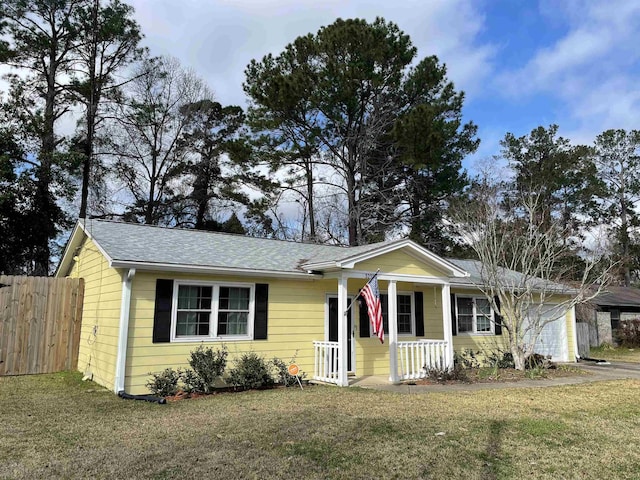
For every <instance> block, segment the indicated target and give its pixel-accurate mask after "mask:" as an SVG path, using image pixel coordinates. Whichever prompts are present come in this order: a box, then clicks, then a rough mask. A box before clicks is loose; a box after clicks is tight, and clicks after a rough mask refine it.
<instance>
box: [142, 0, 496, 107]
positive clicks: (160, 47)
mask: <svg viewBox="0 0 640 480" xmlns="http://www.w3.org/2000/svg"><path fill="white" fill-rule="evenodd" d="M131 4H132V5H133V6H134V7H135V8H136V18H137V20H138V21H139V23H140V24H141V26H142V30H143V32H144V33H145V35H146V39H145V44H146V45H147V46H149V47H150V49H151V52H152V54H155V55H172V56H175V57H177V58H179V59H180V60H181V61H182V62H183V63H184V64H185V65H186V66H189V67H192V68H193V69H194V70H195V71H196V72H198V73H199V74H200V75H201V76H202V77H204V78H205V79H206V80H207V81H208V82H209V84H210V86H211V87H212V88H213V89H214V91H215V92H216V94H217V97H218V99H219V100H220V101H221V102H223V103H235V104H241V105H243V104H244V93H243V92H242V87H241V85H242V82H243V81H244V69H245V67H246V66H247V64H248V63H249V62H250V61H251V60H252V59H261V58H262V57H263V56H264V55H266V54H268V53H273V54H278V53H280V52H281V51H282V50H283V48H284V47H285V45H286V44H288V43H290V42H292V41H293V40H294V39H295V38H296V37H298V36H300V35H305V34H307V33H315V32H317V31H318V29H319V28H320V27H322V26H324V25H329V24H331V23H333V22H334V21H335V19H336V18H338V17H342V18H354V17H359V18H366V19H367V20H369V21H371V20H373V19H374V18H375V17H376V16H382V17H384V18H385V19H386V20H387V21H393V22H395V23H397V24H398V25H399V27H400V28H401V29H402V30H404V31H405V33H407V34H409V35H410V36H411V38H412V40H413V42H414V44H415V45H416V47H417V48H418V54H419V56H420V57H421V58H422V57H424V56H427V55H431V54H437V55H438V56H439V58H440V61H442V62H445V63H446V64H447V67H448V69H449V77H450V78H451V79H452V80H453V81H454V82H455V83H456V86H457V88H461V89H464V90H466V91H467V92H468V93H470V94H471V95H473V94H474V92H477V91H478V89H479V87H480V85H481V84H482V82H483V79H485V78H486V76H487V75H488V74H489V72H490V70H491V68H492V67H491V61H492V58H493V56H494V53H495V49H494V48H493V47H492V46H491V45H478V44H477V35H478V34H479V33H480V32H481V30H482V28H483V22H484V18H483V16H482V15H481V14H480V13H479V12H478V10H477V9H476V4H475V2H473V1H472V0H455V1H446V0H436V1H430V2H424V1H421V0H411V1H405V2H403V3H402V5H401V6H399V5H398V4H397V3H394V2H388V1H382V0H378V1H365V0H352V1H339V0H330V1H323V2H316V1H309V0H266V1H261V0H217V1H208V2H205V1H196V0H191V1H183V2H181V3H180V6H179V7H178V6H177V4H176V3H175V2H174V1H169V0H154V2H148V1H146V0H133V1H131Z"/></svg>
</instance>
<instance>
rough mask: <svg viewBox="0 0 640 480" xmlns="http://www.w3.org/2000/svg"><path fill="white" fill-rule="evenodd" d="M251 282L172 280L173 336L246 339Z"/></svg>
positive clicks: (251, 300) (249, 325) (176, 337)
mask: <svg viewBox="0 0 640 480" xmlns="http://www.w3.org/2000/svg"><path fill="white" fill-rule="evenodd" d="M253 294H254V288H253V286H252V285H218V284H204V285H200V284H197V285H196V284H188V283H176V286H175V291H174V299H176V300H177V301H175V302H174V305H175V311H174V315H173V322H174V326H173V328H172V333H173V339H186V340H189V339H197V340H202V339H203V338H212V339H213V338H227V339H232V338H234V337H236V338H249V337H250V336H251V334H252V330H253V325H252V321H253V319H252V317H253Z"/></svg>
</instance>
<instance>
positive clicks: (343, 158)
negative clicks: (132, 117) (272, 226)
mask: <svg viewBox="0 0 640 480" xmlns="http://www.w3.org/2000/svg"><path fill="white" fill-rule="evenodd" d="M416 54H417V52H416V49H415V47H414V46H413V45H412V43H411V40H410V38H409V37H408V36H407V35H405V34H404V33H403V32H402V31H401V30H400V29H399V28H398V27H397V25H395V24H393V23H391V22H386V21H385V20H384V19H381V18H378V19H376V20H375V21H374V22H372V23H367V22H366V21H364V20H359V19H355V20H342V19H338V20H337V21H336V22H335V23H333V24H332V25H329V26H327V27H323V28H321V29H320V30H319V31H318V32H317V34H315V35H313V34H309V35H306V36H303V37H299V38H297V39H296V40H295V41H294V42H293V43H291V44H289V45H287V47H285V50H284V52H282V53H281V54H280V55H278V56H276V57H274V56H273V55H267V56H266V57H264V58H263V59H262V61H260V62H257V61H255V60H254V61H252V62H251V63H250V64H249V66H248V67H247V70H246V82H245V84H244V89H245V92H246V93H247V94H248V96H249V98H250V100H251V105H250V109H249V119H250V123H251V125H252V127H253V128H254V130H255V131H256V132H258V133H259V134H262V135H266V136H267V137H268V138H269V140H271V141H272V144H273V145H279V146H281V147H282V149H283V154H282V155H281V160H282V162H283V163H284V164H285V165H292V164H293V165H296V166H297V167H298V168H299V169H300V171H301V172H302V173H303V175H302V178H303V183H304V184H306V185H307V190H306V199H307V201H308V203H307V204H308V208H309V209H310V212H309V217H310V218H311V217H312V215H311V212H313V210H314V208H313V204H314V202H313V198H314V192H313V189H312V185H313V183H314V181H315V179H314V169H315V168H316V167H319V169H320V170H324V171H325V172H328V173H326V176H331V175H336V176H338V177H339V178H340V180H341V183H340V184H339V185H336V186H337V187H338V188H340V189H342V190H343V191H344V198H345V200H344V203H345V206H346V208H345V209H346V212H347V213H346V225H347V231H348V242H349V244H351V245H357V244H361V243H364V242H367V241H369V240H372V239H374V238H371V236H372V235H371V234H372V232H373V233H374V235H373V237H380V236H384V234H385V233H386V232H387V231H388V230H389V229H390V228H391V225H390V224H389V223H387V222H389V221H390V220H391V217H390V215H392V217H393V218H397V217H398V209H401V208H402V203H403V202H405V201H406V199H403V198H405V197H403V195H402V194H399V191H398V189H397V187H398V185H402V188H403V192H404V193H405V194H406V193H411V194H413V196H414V198H416V199H417V197H416V194H418V195H419V193H416V194H414V192H417V191H415V189H414V191H412V190H411V189H410V187H409V185H410V184H411V182H410V181H407V180H406V178H407V177H406V175H405V173H407V172H403V171H402V169H401V168H399V165H402V164H403V161H404V160H401V159H400V156H401V155H406V157H405V160H406V161H407V162H409V163H410V162H412V161H414V160H409V155H408V154H407V152H408V150H409V149H408V148H407V144H408V142H409V138H408V137H409V133H408V132H407V127H408V125H409V124H410V123H411V122H410V121H409V117H408V116H407V115H409V113H408V112H413V115H414V117H412V118H414V119H415V117H417V116H420V115H421V116H422V117H421V121H422V122H423V123H422V124H420V127H421V128H422V131H420V132H417V131H416V132H415V135H422V134H427V133H428V132H427V131H425V130H424V128H428V129H430V130H436V129H440V134H441V135H442V136H443V137H446V140H443V141H442V142H441V144H440V145H437V146H436V145H433V147H432V150H433V153H432V154H430V157H429V160H426V159H425V158H424V155H423V158H422V159H421V160H417V159H416V160H415V161H422V162H427V161H428V162H443V163H447V162H453V163H454V164H455V163H456V162H459V159H458V158H457V157H456V154H450V153H447V154H446V155H445V154H444V153H442V152H440V153H441V154H440V156H439V157H438V158H436V157H437V156H438V153H436V150H438V149H441V148H442V147H443V144H444V143H446V142H450V144H452V143H453V138H454V137H456V136H465V135H466V136H467V137H468V139H469V144H468V145H467V147H466V149H467V151H473V150H474V149H475V143H474V142H475V139H473V138H472V137H473V136H474V135H475V130H474V127H473V125H471V124H470V125H469V126H465V127H461V125H460V123H459V113H460V112H459V110H460V108H461V104H462V98H463V97H462V95H461V94H458V93H457V92H455V91H454V90H453V86H452V85H451V84H450V83H449V82H447V81H446V80H445V79H444V68H443V67H441V66H440V65H438V62H437V59H435V57H430V58H429V59H425V60H423V61H422V62H420V63H419V64H418V67H416V68H415V69H410V65H411V63H412V62H413V61H414V59H415V57H416ZM418 108H422V110H421V112H422V113H419V112H420V111H419V110H417V109H418ZM428 108H431V109H432V110H431V114H430V115H431V116H430V117H429V116H428V115H426V110H427V109H428ZM447 115H451V118H447ZM403 116H404V117H405V124H404V125H405V128H404V129H402V128H401V127H399V129H398V131H397V132H396V133H397V134H398V136H396V137H394V135H393V134H392V131H393V129H394V125H396V122H397V121H398V119H399V118H400V117H403ZM428 119H429V120H430V121H431V122H430V123H429V125H428V127H426V125H425V123H426V122H427V121H428ZM456 122H458V123H457V125H455V126H454V124H456ZM411 125H412V126H417V125H418V124H417V123H415V122H414V123H413V124H411ZM458 127H461V128H460V130H458ZM446 129H449V131H448V132H445V130H446ZM401 132H405V133H404V134H403V133H401ZM400 142H404V143H405V145H404V146H402V147H400V148H397V147H398V146H397V145H395V143H400ZM464 150H465V149H463V148H460V149H459V153H460V154H462V153H463V151H464ZM424 153H425V152H423V154H424ZM447 155H449V157H448V156H447ZM454 157H455V158H454ZM420 165H422V164H420ZM454 168H455V167H454ZM458 169H459V164H458ZM422 170H423V171H424V168H423V169H422ZM416 178H417V177H416V176H414V180H415V179H416ZM309 186H311V187H309ZM412 206H413V207H416V208H419V209H420V211H421V212H424V208H423V207H424V203H420V201H418V200H416V201H415V202H413V204H412ZM421 215H422V213H419V214H417V215H415V216H416V217H420V216H421ZM408 216H410V215H407V217H408ZM311 223H312V224H314V223H315V221H314V220H311ZM390 223H391V224H393V223H395V222H393V221H391V222H390ZM415 227H416V229H417V228H418V225H417V223H416V224H415ZM416 236H420V235H416Z"/></svg>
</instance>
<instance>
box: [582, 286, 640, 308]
mask: <svg viewBox="0 0 640 480" xmlns="http://www.w3.org/2000/svg"><path fill="white" fill-rule="evenodd" d="M593 303H595V304H596V305H600V306H603V307H604V306H612V307H640V289H639V288H634V287H617V286H610V287H607V288H606V290H605V291H604V292H602V293H601V294H600V295H598V296H597V297H596V298H594V299H593Z"/></svg>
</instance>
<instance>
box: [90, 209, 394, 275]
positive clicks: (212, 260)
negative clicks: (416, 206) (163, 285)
mask: <svg viewBox="0 0 640 480" xmlns="http://www.w3.org/2000/svg"><path fill="white" fill-rule="evenodd" d="M84 228H85V230H86V232H87V233H88V234H89V235H90V236H91V237H92V238H93V239H94V240H95V241H96V242H97V243H98V245H99V246H100V247H101V248H102V249H103V250H104V251H105V253H106V254H107V255H108V256H109V257H110V258H111V259H112V260H113V261H115V262H143V263H157V264H172V265H181V266H197V267H211V268H215V267H218V268H230V269H247V270H265V271H274V272H289V273H294V272H295V273H301V272H304V271H305V270H304V269H303V268H301V265H304V264H307V263H318V262H326V261H340V260H342V259H345V258H350V257H352V256H354V255H359V254H363V253H366V252H368V251H371V250H375V249H376V248H379V247H381V246H384V245H388V244H390V243H393V242H381V243H375V244H370V245H363V246H358V247H348V248H347V247H340V246H332V245H317V244H311V243H299V242H289V241H283V240H272V239H266V238H257V237H247V236H243V235H233V234H227V233H217V232H205V231H200V230H190V229H189V230H188V229H178V228H164V227H155V226H150V225H140V224H131V223H119V222H112V221H104V220H87V221H86V224H85V227H84Z"/></svg>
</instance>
